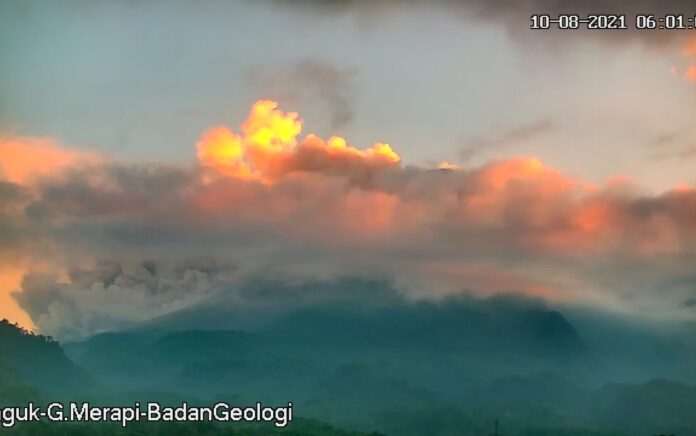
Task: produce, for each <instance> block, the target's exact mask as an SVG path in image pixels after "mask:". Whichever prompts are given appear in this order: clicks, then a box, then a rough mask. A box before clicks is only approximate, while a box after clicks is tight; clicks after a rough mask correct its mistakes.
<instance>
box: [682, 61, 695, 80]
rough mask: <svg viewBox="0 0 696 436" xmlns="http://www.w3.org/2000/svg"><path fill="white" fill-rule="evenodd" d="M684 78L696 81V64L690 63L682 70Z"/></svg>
mask: <svg viewBox="0 0 696 436" xmlns="http://www.w3.org/2000/svg"><path fill="white" fill-rule="evenodd" d="M684 78H685V79H686V80H689V81H691V82H696V65H691V66H689V68H687V69H686V71H684Z"/></svg>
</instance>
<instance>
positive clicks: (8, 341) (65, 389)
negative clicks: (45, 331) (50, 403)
mask: <svg viewBox="0 0 696 436" xmlns="http://www.w3.org/2000/svg"><path fill="white" fill-rule="evenodd" d="M0 350H2V352H0V384H2V383H4V384H3V385H2V386H3V387H4V386H5V384H12V385H14V384H19V385H22V386H26V385H29V386H32V387H34V388H38V389H39V390H41V391H42V392H46V393H49V394H72V393H77V392H82V391H87V390H90V389H92V388H93V387H94V381H93V380H92V378H91V377H89V376H88V375H87V373H86V372H85V371H84V370H82V369H81V368H80V367H78V366H77V365H75V364H74V363H73V362H72V361H71V360H70V359H68V357H67V356H66V355H65V353H64V351H63V348H62V347H61V346H60V344H59V343H58V342H57V341H55V340H53V339H52V338H50V337H48V336H43V335H38V334H34V333H32V332H30V331H28V330H26V329H23V328H21V327H20V326H18V325H16V324H12V323H10V322H9V321H7V320H2V321H0ZM19 390H20V391H21V390H22V389H19ZM22 395H24V394H22Z"/></svg>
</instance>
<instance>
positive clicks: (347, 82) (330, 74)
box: [248, 58, 357, 131]
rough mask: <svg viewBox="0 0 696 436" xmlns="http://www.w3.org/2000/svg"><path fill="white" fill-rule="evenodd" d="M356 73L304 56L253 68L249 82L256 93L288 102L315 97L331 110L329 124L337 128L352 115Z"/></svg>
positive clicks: (346, 122) (347, 121)
mask: <svg viewBox="0 0 696 436" xmlns="http://www.w3.org/2000/svg"><path fill="white" fill-rule="evenodd" d="M356 76H357V73H356V72H355V71H354V70H352V69H347V68H339V67H337V66H335V65H334V64H332V63H331V62H329V61H327V60H326V59H322V58H304V59H300V60H298V61H295V62H293V63H290V64H289V65H282V66H275V67H274V66H268V65H265V66H263V67H258V68H253V69H251V70H250V71H249V72H248V77H249V82H250V83H251V84H252V86H253V87H254V88H255V89H256V90H257V91H258V94H261V95H268V96H271V97H272V98H274V99H276V100H280V101H283V102H285V103H287V104H297V103H299V101H301V100H305V99H307V100H316V101H318V102H320V103H321V104H322V105H323V106H324V108H325V109H324V111H328V113H329V114H330V119H329V127H330V128H331V130H332V131H339V130H340V129H342V128H344V127H345V126H346V125H348V124H349V123H350V122H351V121H352V120H353V117H354V111H353V107H352V103H351V95H352V94H353V93H354V92H355V90H354V88H355V86H354V80H355V77H356Z"/></svg>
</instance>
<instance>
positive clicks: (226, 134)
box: [0, 0, 696, 337]
mask: <svg viewBox="0 0 696 436" xmlns="http://www.w3.org/2000/svg"><path fill="white" fill-rule="evenodd" d="M687 6H688V2H684V1H677V0H670V1H667V2H662V3H661V5H659V6H655V5H649V4H648V2H646V3H645V4H643V2H636V3H634V4H632V5H631V6H630V8H631V9H630V10H621V7H620V5H618V4H615V5H614V6H613V7H612V9H611V10H610V11H609V12H622V13H627V14H635V13H636V12H643V11H645V12H649V11H652V10H653V9H654V8H656V7H659V8H662V9H659V10H655V12H656V13H665V12H681V11H684V9H685V8H686V7H687ZM596 7H597V3H596V2H593V1H590V0H587V1H583V2H563V1H561V2H558V1H550V0H525V1H521V2H512V1H510V2H506V1H502V2H493V3H489V2H477V1H468V2H451V1H446V0H442V1H436V2H421V1H417V0H380V1H375V2H369V4H368V3H367V2H359V1H349V0H334V1H307V0H298V1H287V0H286V1H282V0H281V1H271V0H268V1H241V0H240V1H230V2H216V1H210V2H196V3H193V2H185V1H173V2H164V1H157V0H149V1H144V2H135V1H126V0H123V1H115V2H108V3H107V2H87V1H77V0H74V1H64V2H50V1H35V2H22V1H14V0H11V1H6V2H2V4H1V5H0V153H1V154H0V183H2V185H1V186H0V200H1V203H0V211H1V212H2V213H1V214H0V259H2V260H3V265H2V266H1V267H0V285H1V286H2V290H0V317H8V318H10V319H11V320H15V321H18V322H20V323H22V324H23V325H26V326H31V327H34V328H37V329H39V330H41V331H45V332H48V333H53V334H57V335H58V336H60V335H64V336H65V337H68V336H70V335H73V336H81V335H88V334H91V333H94V332H96V331H102V330H106V329H111V328H118V327H123V326H127V325H129V323H136V322H140V321H143V320H145V319H147V318H149V317H152V316H158V315H162V314H165V313H168V312H169V311H172V310H177V309H180V308H183V307H187V306H188V305H190V304H195V302H196V301H199V300H200V299H203V298H206V297H207V296H208V295H210V294H211V293H214V292H216V290H217V289H218V288H220V287H229V286H234V283H237V282H238V281H241V280H244V277H247V276H248V275H253V274H261V273H263V274H272V275H281V276H283V277H286V276H287V277H315V276H322V277H334V276H336V275H340V274H346V275H371V276H380V277H386V278H388V279H390V280H394V281H395V282H396V283H398V284H399V285H400V286H401V288H402V289H403V290H404V292H407V293H409V294H412V295H414V296H417V297H418V298H436V297H439V296H442V295H446V294H448V293H453V292H474V293H481V294H486V295H487V294H491V293H501V292H503V293H508V292H511V293H522V294H525V295H532V296H536V297H541V298H547V299H550V300H554V301H566V302H568V301H571V302H575V303H582V304H591V305H598V306H602V307H611V308H612V309H615V310H622V311H632V312H639V313H644V314H646V315H649V316H676V315H677V314H678V315H679V316H691V306H693V301H694V300H693V298H694V297H696V295H692V294H693V288H694V286H695V285H696V280H695V279H694V277H693V273H692V272H691V266H692V265H693V255H694V254H695V253H694V247H695V246H694V242H695V240H694V236H695V234H694V231H695V230H696V227H694V223H695V222H696V221H695V220H696V212H695V210H696V191H694V189H693V186H694V185H695V184H696V176H694V167H695V165H696V132H695V131H694V128H693V113H694V110H695V109H696V73H694V71H696V66H695V65H696V47H695V46H694V44H696V43H694V42H693V41H696V39H694V37H693V35H692V33H690V31H687V30H685V31H672V32H667V31H657V30H656V31H644V32H638V31H635V30H625V31H617V32H593V31H586V30H584V31H575V32H561V31H553V30H550V31H531V30H529V29H528V26H529V15H530V14H531V13H552V14H554V13H555V14H557V13H559V11H568V12H571V11H579V12H587V11H589V10H596ZM605 7H606V6H605ZM626 7H628V6H626ZM641 8H643V9H641ZM615 9H618V10H615ZM684 12H687V11H684ZM691 13H692V12H691ZM273 102H275V103H273ZM293 113H297V115H293ZM300 120H301V123H300ZM300 124H301V125H300ZM300 131H301V132H302V133H300ZM307 134H316V135H317V136H316V137H315V136H309V137H308V138H306V135H307ZM333 136H340V137H342V138H345V139H346V141H347V142H345V143H344V142H342V141H341V140H332V139H330V138H331V137H333ZM201 259H204V260H201ZM151 264H156V265H159V267H158V268H157V269H156V271H155V270H153V269H152V268H150V267H147V265H151ZM202 264H205V265H206V266H205V267H203V266H201V265H202ZM211 265H214V266H211ZM211 270H215V271H217V273H216V274H215V275H214V276H213V275H211V274H212V273H211V272H210V271H211ZM218 273H219V274H218ZM105 274H106V276H107V278H105V276H104V275H105ZM219 277H224V278H225V279H224V280H222V282H220V281H219V280H218V279H219ZM230 277H234V279H230ZM228 279H230V280H232V281H231V282H228V281H227V280H228ZM153 289H154V291H153Z"/></svg>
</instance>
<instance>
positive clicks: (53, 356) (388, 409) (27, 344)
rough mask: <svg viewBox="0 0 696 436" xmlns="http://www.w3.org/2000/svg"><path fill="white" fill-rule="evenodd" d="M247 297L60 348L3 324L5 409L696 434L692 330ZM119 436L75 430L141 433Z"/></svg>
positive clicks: (277, 295)
mask: <svg viewBox="0 0 696 436" xmlns="http://www.w3.org/2000/svg"><path fill="white" fill-rule="evenodd" d="M248 286H249V287H247V288H245V289H243V290H242V292H241V293H240V295H243V296H244V298H242V299H239V298H237V299H236V300H234V301H232V299H228V298H226V297H225V295H217V296H215V297H214V298H211V299H210V300H209V301H204V302H202V303H200V304H198V305H196V306H194V307H191V308H189V309H186V310H181V311H178V312H175V313H172V314H170V315H167V316H164V317H160V318H157V319H153V320H150V321H148V322H146V323H143V324H142V325H140V326H137V327H134V328H131V329H128V330H124V331H120V332H105V333H102V334H98V335H95V336H93V337H91V338H88V339H86V340H84V341H79V342H72V343H66V344H64V345H63V346H62V347H61V345H60V344H59V343H57V342H56V341H54V340H52V339H51V338H48V337H44V336H41V335H35V334H31V333H29V332H27V331H24V330H22V329H20V328H18V327H17V326H15V325H12V324H9V323H7V322H4V323H2V324H0V347H1V349H2V351H3V352H2V353H1V354H0V402H3V403H9V404H17V403H24V402H26V401H42V400H53V399H62V398H72V399H76V400H78V401H85V400H87V399H94V400H96V401H98V402H103V403H106V404H109V403H114V402H116V403H119V404H120V403H127V402H130V401H147V400H158V401H162V402H165V403H171V404H177V403H181V402H182V401H189V402H198V403H210V402H212V401H220V400H225V401H228V402H230V403H235V404H253V403H255V402H256V401H261V402H263V403H264V404H285V403H287V402H288V401H292V402H293V404H294V405H295V409H296V412H297V414H298V415H299V416H301V417H304V418H310V419H317V420H319V421H321V422H327V423H329V424H330V425H334V426H338V427H340V428H347V429H356V430H358V431H366V432H371V431H379V432H380V433H383V434H387V435H404V436H411V435H413V436H417V435H423V434H430V435H450V434H457V435H481V434H488V433H490V431H491V423H493V422H494V421H495V420H498V421H499V422H500V425H501V434H510V435H551V434H553V435H610V434H611V435H632V436H633V435H641V434H645V435H648V434H659V433H665V432H666V433H673V434H679V435H693V434H696V414H694V413H693V410H696V387H692V386H691V385H690V384H689V383H688V382H690V380H689V372H688V371H687V370H685V368H688V366H689V365H690V362H693V360H691V356H692V353H693V349H692V348H691V345H690V344H691V342H690V336H689V335H688V334H687V333H688V330H684V326H681V327H679V328H676V327H672V328H662V329H661V328H658V327H656V326H655V325H652V324H648V323H643V324H640V323H636V322H635V320H628V319H626V320H622V319H619V318H616V317H614V318H612V317H609V316H606V315H602V314H599V313H587V312H586V311H583V310H580V309H572V308H561V309H554V308H552V307H549V305H548V304H546V303H542V302H540V301H536V300H529V299H524V298H519V297H515V298H511V297H494V298H487V299H482V298H475V297H471V296H454V297H449V298H445V299H441V300H438V301H425V300H412V299H409V298H407V297H404V296H402V295H401V294H399V293H398V292H397V291H396V290H395V289H394V288H393V287H391V286H390V285H389V284H388V283H385V282H379V281H366V280H358V279H342V280H337V281H333V282H313V283H303V284H283V283H278V282H254V283H251V284H249V285H248ZM571 320H572V321H571ZM593 329H594V330H593ZM585 333H587V334H585ZM599 333H601V334H599ZM63 349H65V352H64V351H63ZM622 368H623V369H624V370H625V371H624V372H623V373H622V372H621V370H622ZM95 387H99V388H100V393H97V390H96V389H95ZM105 392H108V393H105ZM27 428H28V427H27ZM152 428H154V427H152ZM158 428H159V427H158ZM166 428H167V429H170V430H165V429H164V427H162V428H160V429H159V430H157V431H165V432H166V431H170V432H171V431H173V430H172V429H173V427H171V428H170V427H166ZM291 428H292V426H291ZM297 428H298V429H299V428H302V429H304V430H302V431H304V432H305V433H301V432H300V433H297V434H317V435H324V434H336V435H338V434H344V433H341V432H340V431H339V430H335V428H332V427H323V424H318V423H315V421H300V424H298V427H297ZM110 429H111V427H108V426H107V427H103V428H100V429H98V431H95V429H93V428H91V427H89V426H88V427H84V428H82V427H71V431H74V432H76V434H79V433H80V432H83V433H84V434H102V433H99V432H108V431H111V430H114V431H116V434H135V433H127V432H126V431H120V430H118V429H111V430H110ZM186 429H188V431H189V433H188V434H256V433H253V431H255V430H253V429H246V430H244V431H245V432H247V433H229V431H231V430H230V429H228V428H226V427H225V428H222V427H217V426H212V427H206V428H203V427H200V428H199V427H195V426H193V427H191V426H189V427H187V426H180V427H177V431H185V430H186ZM22 431H24V432H25V433H22ZM26 431H29V430H26V428H25V430H21V429H17V430H16V431H15V433H16V434H31V433H26ZM46 431H48V432H49V433H50V431H54V430H52V429H46ZM119 431H120V433H119ZM128 431H130V432H132V431H133V430H132V429H130V430H128ZM297 431H299V430H297ZM85 432H86V433H85ZM312 432H314V433H312ZM103 434H107V433H103ZM108 434H111V433H108ZM289 434H293V433H289ZM345 434H348V433H345Z"/></svg>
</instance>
